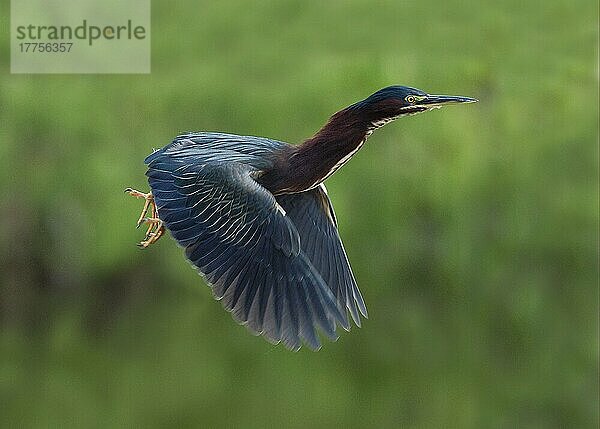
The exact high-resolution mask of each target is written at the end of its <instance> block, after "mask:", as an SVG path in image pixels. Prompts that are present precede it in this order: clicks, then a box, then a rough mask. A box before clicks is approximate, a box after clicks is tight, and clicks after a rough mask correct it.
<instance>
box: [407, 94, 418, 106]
mask: <svg viewBox="0 0 600 429" xmlns="http://www.w3.org/2000/svg"><path fill="white" fill-rule="evenodd" d="M405 100H406V101H407V102H408V103H411V104H412V103H414V102H415V101H417V98H416V97H415V96H414V95H409V96H408V97H406V98H405Z"/></svg>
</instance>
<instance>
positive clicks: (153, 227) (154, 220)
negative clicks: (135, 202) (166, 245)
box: [125, 188, 165, 249]
mask: <svg viewBox="0 0 600 429" xmlns="http://www.w3.org/2000/svg"><path fill="white" fill-rule="evenodd" d="M125 192H126V193H128V194H129V195H131V196H132V197H137V198H143V199H144V200H145V202H144V207H143V208H142V213H141V214H140V217H139V218H138V221H137V223H136V228H139V227H140V225H141V224H142V223H147V224H148V230H147V231H146V235H145V237H144V240H142V241H141V242H140V243H138V247H140V248H142V249H145V248H146V247H148V246H150V245H151V244H153V243H156V241H158V239H159V238H160V237H162V235H163V234H164V232H165V227H164V225H163V221H162V220H160V219H159V217H158V209H157V208H156V204H155V203H154V196H153V195H152V193H151V192H148V193H147V194H146V193H144V192H140V191H137V190H135V189H131V188H127V189H125ZM148 210H151V211H152V216H151V217H146V215H147V214H148Z"/></svg>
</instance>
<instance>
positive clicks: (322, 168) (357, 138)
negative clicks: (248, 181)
mask: <svg viewBox="0 0 600 429" xmlns="http://www.w3.org/2000/svg"><path fill="white" fill-rule="evenodd" d="M360 107H361V106H359V105H358V104H357V105H352V106H350V107H347V108H346V109H344V110H341V111H339V112H337V113H336V114H334V115H333V116H332V117H331V118H330V119H329V121H328V122H327V124H325V125H324V126H323V128H321V129H320V130H319V131H318V132H317V133H316V134H315V135H314V136H313V137H312V138H310V139H308V140H306V141H305V142H304V143H302V144H300V145H298V146H290V147H288V148H287V150H285V151H283V152H282V153H279V154H278V156H277V157H276V159H275V162H274V167H273V169H272V170H269V171H267V172H265V174H264V175H263V176H262V177H261V179H260V180H259V182H261V183H262V184H263V185H264V186H265V187H266V188H267V189H269V190H270V191H271V192H272V193H273V194H275V195H277V194H284V193H296V192H302V191H306V190H309V189H313V188H315V187H317V186H319V185H320V184H321V183H322V182H323V181H324V180H325V179H327V178H328V177H329V176H331V175H332V174H333V173H334V172H335V171H336V170H337V169H338V168H340V167H341V166H342V165H344V164H345V163H346V162H347V161H348V160H349V159H350V158H351V157H352V156H353V155H354V154H355V153H356V152H357V151H358V150H359V149H360V148H361V147H362V145H363V144H364V143H365V141H366V140H367V138H368V137H369V135H371V133H372V132H373V130H374V129H375V128H378V127H379V126H381V125H383V123H385V121H384V122H381V121H382V120H385V119H386V118H385V117H382V118H380V117H372V115H370V114H367V112H365V111H364V110H363V109H362V108H360Z"/></svg>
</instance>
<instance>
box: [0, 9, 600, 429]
mask: <svg viewBox="0 0 600 429" xmlns="http://www.w3.org/2000/svg"><path fill="white" fill-rule="evenodd" d="M7 3H8V2H2V4H1V5H0V12H1V14H0V16H1V23H2V28H8V16H9V6H8V4H7ZM597 43H598V6H597V4H595V2H592V1H583V0H580V1H571V2H564V1H544V2H542V1H533V2H524V1H522V0H519V1H505V2H494V1H447V2H438V1H418V2H417V1H382V2H370V1H344V2H342V1H330V2H312V1H311V2H309V1H275V0H272V1H265V2H260V4H251V3H249V2H233V1H220V2H206V3H204V2H193V1H178V2H160V3H159V2H154V3H153V8H152V73H151V74H150V75H130V76H127V75H115V76H111V75H10V74H9V64H8V57H9V41H8V34H7V32H2V34H1V36H0V58H3V60H2V64H1V71H0V73H1V76H0V124H1V126H0V169H1V171H2V173H1V174H2V176H1V177H2V180H1V182H0V191H1V195H2V198H1V199H0V401H1V403H0V421H1V422H0V425H3V426H5V427H74V428H75V427H76V428H83V427H85V428H88V427H90V428H96V427H97V428H106V427H144V428H154V427H157V428H158V427H244V428H266V427H289V428H305V427H367V428H371V427H373V428H396V427H402V428H441V427H456V428H515V427H519V428H555V427H556V428H567V427H569V428H593V427H597V424H598V409H597V405H598V367H597V362H598V361H597V360H598V336H597V334H598V331H597V326H598V325H597V322H598V290H597V285H598V283H597V282H598V248H597V245H598V229H597V225H598V195H597V192H598V182H597V179H598V175H597V174H598V147H597V139H598V107H597V103H598V69H597V64H598V63H597V60H598V57H597V49H598V45H597ZM390 84H404V85H410V86H416V87H419V88H422V89H424V90H426V91H429V92H434V93H450V94H458V95H467V96H473V97H477V98H479V99H480V100H481V101H480V103H478V104H476V105H468V106H461V107H454V108H446V109H443V110H441V111H435V112H433V113H428V114H423V115H419V116H415V117H411V118H406V119H402V120H399V121H397V122H395V123H394V124H391V125H388V126H387V127H385V129H383V130H381V131H378V132H377V133H376V134H375V135H374V136H372V137H371V139H370V140H369V142H368V144H367V145H366V146H365V147H364V148H363V150H362V151H361V152H360V153H359V154H358V155H357V156H356V157H355V158H354V159H353V160H352V161H351V162H350V163H349V164H348V165H347V166H346V167H344V168H343V169H342V170H340V171H339V172H338V173H337V174H336V175H334V176H333V177H332V178H331V179H329V180H328V181H327V185H328V188H329V192H330V195H331V197H332V200H333V203H334V205H335V207H336V210H337V214H338V217H339V222H340V230H341V235H342V237H343V239H344V242H345V245H346V248H347V251H348V255H349V258H350V260H351V262H352V266H353V268H354V271H355V274H356V277H357V280H358V283H359V285H360V286H361V289H362V291H363V294H364V297H365V300H366V302H367V306H368V308H369V313H370V318H369V319H368V320H367V321H365V323H364V325H363V327H362V328H361V329H353V330H352V332H351V333H343V332H342V335H341V338H340V339H339V340H338V341H337V342H336V343H326V344H325V346H324V347H323V349H322V350H321V351H319V352H318V353H313V352H310V351H308V350H305V349H302V350H301V351H300V352H298V353H291V352H289V351H286V350H285V349H283V347H281V346H279V347H274V346H272V345H270V344H268V343H267V342H265V341H264V340H263V339H261V338H256V337H253V336H251V335H249V334H248V332H247V331H246V329H245V328H243V327H240V326H238V325H237V324H235V323H234V322H233V320H232V319H231V317H230V315H229V314H228V313H226V312H225V311H223V309H222V308H221V305H220V304H219V303H218V302H215V301H214V300H213V298H212V296H211V292H210V289H209V288H208V287H206V286H205V284H204V283H203V281H202V279H201V278H200V277H199V276H198V275H197V274H196V273H195V271H194V270H192V269H191V268H190V267H189V265H188V263H187V262H186V261H185V260H184V258H183V257H182V252H181V250H180V249H179V248H178V247H177V246H176V245H175V243H174V242H173V241H172V240H170V239H163V240H161V241H160V242H159V244H158V245H156V246H152V247H151V248H150V249H148V250H146V251H140V250H138V249H137V248H136V246H135V243H136V242H137V241H139V240H140V239H141V236H142V232H141V231H140V230H136V229H135V228H134V223H135V220H136V217H137V215H138V214H139V210H140V208H141V201H139V200H135V199H132V198H130V197H128V196H126V195H124V194H123V189H124V188H125V187H126V186H133V187H137V188H139V189H147V184H146V182H145V177H144V172H145V167H144V165H143V163H142V160H143V158H144V157H145V156H146V155H147V154H148V153H149V152H150V151H151V150H152V148H153V147H160V146H162V145H164V144H166V143H168V142H169V141H170V139H171V138H172V137H173V136H175V135H176V134H178V133H179V132H182V131H187V130H220V131H228V132H233V133H238V134H250V135H259V136H268V137H272V138H276V139H280V140H284V141H288V142H300V141H302V140H303V139H304V138H307V137H309V136H310V135H312V133H314V132H315V131H316V130H317V129H318V128H319V127H320V126H321V125H322V124H323V123H324V122H325V120H326V119H327V118H328V117H329V115H331V114H332V113H333V112H335V111H337V110H339V109H340V108H342V107H345V106H346V105H349V104H351V103H353V102H355V101H357V100H359V99H361V98H364V97H366V96H367V95H369V94H370V93H371V92H373V91H375V90H377V89H379V88H381V87H384V86H387V85H390Z"/></svg>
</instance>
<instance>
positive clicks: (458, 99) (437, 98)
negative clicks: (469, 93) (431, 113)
mask: <svg viewBox="0 0 600 429" xmlns="http://www.w3.org/2000/svg"><path fill="white" fill-rule="evenodd" d="M477 101H479V100H477V99H476V98H471V97H462V96H457V95H427V96H426V97H425V99H424V100H422V101H420V102H419V104H421V105H423V106H427V107H441V106H442V105H445V104H455V103H476V102H477Z"/></svg>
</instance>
